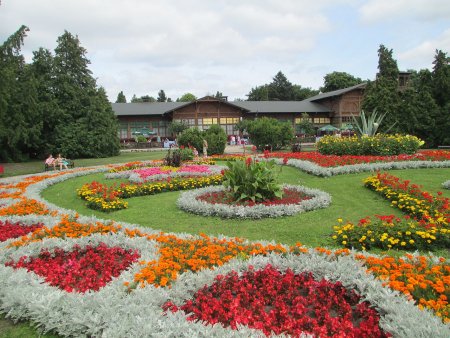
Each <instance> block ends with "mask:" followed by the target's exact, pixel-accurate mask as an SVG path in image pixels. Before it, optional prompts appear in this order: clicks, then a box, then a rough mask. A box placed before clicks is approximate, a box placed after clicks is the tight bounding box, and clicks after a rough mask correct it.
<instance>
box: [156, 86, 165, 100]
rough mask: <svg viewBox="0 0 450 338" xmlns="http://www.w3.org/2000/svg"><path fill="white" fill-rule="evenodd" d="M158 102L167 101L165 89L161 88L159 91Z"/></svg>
mask: <svg viewBox="0 0 450 338" xmlns="http://www.w3.org/2000/svg"><path fill="white" fill-rule="evenodd" d="M156 101H157V102H166V101H167V97H166V93H164V90H162V89H161V90H160V91H159V92H158V97H157V99H156Z"/></svg>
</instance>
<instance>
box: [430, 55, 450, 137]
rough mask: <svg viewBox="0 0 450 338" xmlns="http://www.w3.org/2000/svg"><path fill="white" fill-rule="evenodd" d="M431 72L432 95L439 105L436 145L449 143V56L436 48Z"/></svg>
mask: <svg viewBox="0 0 450 338" xmlns="http://www.w3.org/2000/svg"><path fill="white" fill-rule="evenodd" d="M433 65H434V66H433V72H432V91H433V97H434V99H435V101H436V103H437V104H438V106H439V115H438V116H437V118H436V124H437V128H436V134H437V140H436V143H437V145H450V58H449V57H448V56H447V54H446V53H444V52H443V51H441V50H436V55H435V57H434V62H433Z"/></svg>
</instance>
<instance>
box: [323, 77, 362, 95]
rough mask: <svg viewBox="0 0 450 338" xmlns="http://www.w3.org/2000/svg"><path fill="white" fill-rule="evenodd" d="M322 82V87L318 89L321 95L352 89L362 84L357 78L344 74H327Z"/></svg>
mask: <svg viewBox="0 0 450 338" xmlns="http://www.w3.org/2000/svg"><path fill="white" fill-rule="evenodd" d="M323 80H324V83H323V87H321V88H320V91H321V92H323V93H326V92H331V91H334V90H338V89H344V88H348V87H352V86H355V85H357V84H360V83H362V82H363V81H362V80H361V79H360V78H359V77H354V76H353V75H350V74H348V73H346V72H332V73H329V74H327V75H325V77H324V78H323Z"/></svg>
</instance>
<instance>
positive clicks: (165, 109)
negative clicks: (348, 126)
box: [111, 100, 331, 116]
mask: <svg viewBox="0 0 450 338" xmlns="http://www.w3.org/2000/svg"><path fill="white" fill-rule="evenodd" d="M218 101H221V102H223V103H225V104H229V105H232V106H236V107H238V108H241V109H242V110H244V112H245V113H250V114H252V113H253V114H256V113H321V112H330V111H331V110H330V109H329V108H328V107H325V106H324V105H321V104H319V103H316V102H310V101H307V100H304V101H222V100H218ZM193 102H195V101H193ZM193 102H142V103H112V104H111V105H112V109H113V111H114V113H115V114H116V115H117V116H132V115H153V116H157V115H160V116H162V115H164V114H166V113H169V112H171V111H173V110H175V109H179V108H180V107H184V106H187V105H189V104H191V103H193Z"/></svg>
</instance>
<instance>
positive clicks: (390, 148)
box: [316, 134, 425, 156]
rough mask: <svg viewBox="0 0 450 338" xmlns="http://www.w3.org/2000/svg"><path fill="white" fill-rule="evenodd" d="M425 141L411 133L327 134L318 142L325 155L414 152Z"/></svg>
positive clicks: (318, 148)
mask: <svg viewBox="0 0 450 338" xmlns="http://www.w3.org/2000/svg"><path fill="white" fill-rule="evenodd" d="M424 143H425V142H423V141H422V140H420V139H419V138H418V137H416V136H411V135H399V134H395V135H388V134H376V135H375V136H362V137H357V136H353V137H335V136H329V135H326V136H324V137H322V138H321V139H320V140H319V141H318V142H317V143H316V146H317V150H318V151H319V153H321V154H324V155H382V156H386V155H399V154H414V153H416V152H417V150H418V149H419V147H420V146H422V145H423V144H424Z"/></svg>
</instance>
